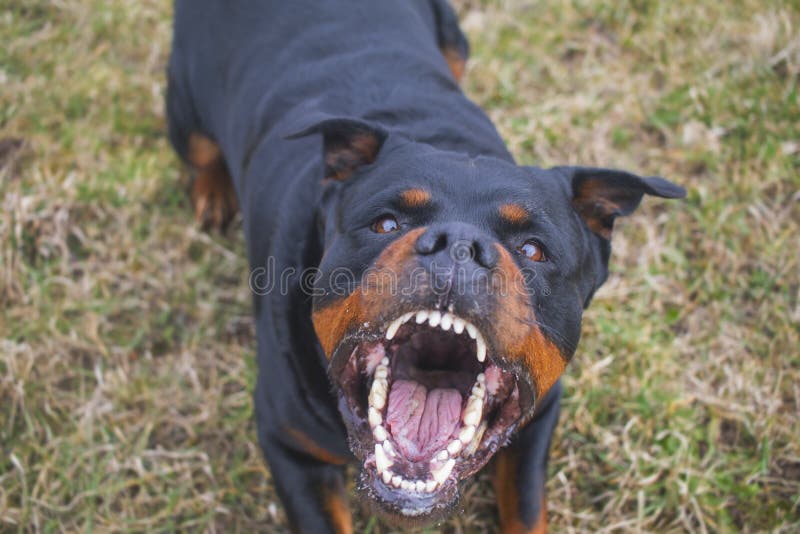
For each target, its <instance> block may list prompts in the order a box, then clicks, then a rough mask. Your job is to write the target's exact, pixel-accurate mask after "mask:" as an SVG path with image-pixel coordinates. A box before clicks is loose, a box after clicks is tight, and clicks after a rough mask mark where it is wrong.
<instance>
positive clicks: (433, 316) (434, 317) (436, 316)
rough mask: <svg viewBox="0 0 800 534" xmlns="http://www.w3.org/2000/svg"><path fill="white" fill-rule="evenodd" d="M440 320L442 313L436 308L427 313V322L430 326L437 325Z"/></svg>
mask: <svg viewBox="0 0 800 534" xmlns="http://www.w3.org/2000/svg"><path fill="white" fill-rule="evenodd" d="M441 320H442V314H441V313H439V311H438V310H434V311H432V312H431V313H430V315H428V324H429V325H431V326H439V323H440V322H441Z"/></svg>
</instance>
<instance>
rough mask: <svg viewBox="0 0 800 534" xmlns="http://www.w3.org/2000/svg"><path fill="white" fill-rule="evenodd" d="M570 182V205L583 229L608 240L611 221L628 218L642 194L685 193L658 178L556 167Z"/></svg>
mask: <svg viewBox="0 0 800 534" xmlns="http://www.w3.org/2000/svg"><path fill="white" fill-rule="evenodd" d="M556 169H557V170H559V171H561V172H563V173H567V175H568V176H569V177H570V180H571V183H572V195H573V196H572V206H573V207H574V208H575V211H577V212H578V215H580V216H581V218H582V219H583V221H584V222H585V223H586V226H588V227H589V229H590V230H591V231H592V232H594V233H595V234H597V235H599V236H600V237H602V238H604V239H606V240H610V239H611V230H612V229H613V226H614V219H616V218H617V217H619V216H621V215H630V214H631V213H633V211H634V210H635V209H636V207H637V206H638V205H639V203H640V202H641V201H642V196H644V195H645V194H647V195H653V196H657V197H661V198H683V197H685V196H686V190H685V189H684V188H683V187H681V186H679V185H675V184H673V183H672V182H669V181H667V180H665V179H664V178H660V177H658V176H648V177H642V176H637V175H635V174H631V173H629V172H625V171H618V170H614V169H599V168H592V167H557V168H556Z"/></svg>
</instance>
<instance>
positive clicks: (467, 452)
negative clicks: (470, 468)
mask: <svg viewBox="0 0 800 534" xmlns="http://www.w3.org/2000/svg"><path fill="white" fill-rule="evenodd" d="M486 426H487V425H486V421H483V422H482V423H481V426H479V427H478V430H477V431H476V432H475V437H474V438H472V441H470V442H469V445H467V447H466V448H465V449H464V456H472V455H473V454H475V451H476V450H478V445H480V443H481V438H482V437H483V433H484V432H486Z"/></svg>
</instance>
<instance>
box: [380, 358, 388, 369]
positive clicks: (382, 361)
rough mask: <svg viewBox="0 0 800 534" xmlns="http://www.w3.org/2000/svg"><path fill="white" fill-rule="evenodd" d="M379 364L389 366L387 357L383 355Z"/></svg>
mask: <svg viewBox="0 0 800 534" xmlns="http://www.w3.org/2000/svg"><path fill="white" fill-rule="evenodd" d="M381 365H383V366H384V367H388V366H389V358H387V357H386V356H384V357H383V359H382V360H381Z"/></svg>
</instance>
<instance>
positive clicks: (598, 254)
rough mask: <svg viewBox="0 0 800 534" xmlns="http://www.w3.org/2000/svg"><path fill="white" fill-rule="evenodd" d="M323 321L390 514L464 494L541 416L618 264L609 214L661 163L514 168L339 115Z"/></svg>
mask: <svg viewBox="0 0 800 534" xmlns="http://www.w3.org/2000/svg"><path fill="white" fill-rule="evenodd" d="M312 133H321V134H322V136H323V140H324V157H325V163H326V171H325V174H326V178H325V185H324V187H323V197H322V202H321V203H320V212H319V214H318V217H319V222H320V226H321V231H322V233H323V235H324V254H323V257H322V261H321V264H320V265H319V276H318V278H317V281H316V284H315V287H314V289H315V293H316V296H315V298H314V305H313V310H314V311H313V323H314V328H315V330H316V333H317V336H318V338H319V341H320V343H321V345H322V348H323V350H324V352H325V354H326V356H327V358H328V359H329V375H330V378H331V381H332V383H333V384H334V385H335V388H336V390H337V392H338V395H339V399H340V402H339V408H340V411H341V414H342V416H343V418H344V421H345V423H346V425H347V428H348V432H349V438H350V444H351V449H352V451H353V453H354V454H355V455H356V457H357V458H358V459H359V460H360V461H361V462H362V467H361V484H360V487H361V489H362V490H363V492H364V493H365V494H366V495H367V496H369V498H371V499H372V500H373V501H374V502H375V503H376V504H377V505H378V508H379V510H381V511H383V512H384V513H386V514H388V515H391V516H392V517H394V518H395V519H405V520H409V519H416V520H420V519H421V520H423V521H424V520H426V519H433V518H437V517H440V516H441V515H444V514H446V513H447V512H448V511H450V509H451V508H452V506H453V505H455V504H456V503H457V501H458V494H459V487H458V486H459V482H460V481H462V480H464V479H466V478H468V477H469V476H470V475H472V474H474V473H475V472H476V471H477V470H478V469H480V468H481V467H483V466H484V465H485V464H486V463H487V462H488V460H489V459H490V458H491V457H492V455H493V454H494V453H495V452H496V451H497V450H498V448H500V447H501V446H503V445H504V444H505V443H506V442H507V441H508V439H509V438H510V437H511V435H512V434H513V432H514V430H515V429H517V428H519V427H520V426H521V425H524V424H525V423H526V422H527V421H528V420H530V418H531V417H532V415H533V413H534V410H535V408H536V404H537V401H538V400H539V399H541V398H542V397H543V396H544V395H545V394H546V393H547V391H548V390H549V389H550V388H551V386H553V384H554V383H555V382H556V380H557V379H558V377H559V376H560V375H561V373H562V372H563V370H564V368H565V366H566V364H567V362H568V361H569V360H570V358H571V357H572V355H573V354H574V352H575V348H576V346H577V343H578V339H579V336H580V326H581V316H582V311H583V309H584V307H585V306H586V305H587V304H588V303H589V301H590V299H591V297H592V295H593V293H594V291H595V290H596V289H597V288H598V287H599V286H600V285H601V284H602V283H603V281H604V280H605V278H606V276H607V263H608V257H609V251H610V245H609V240H610V237H611V231H612V228H613V222H614V218H615V217H616V216H619V215H627V214H629V213H631V212H632V211H633V210H634V209H635V208H636V206H637V205H638V203H639V202H640V200H641V198H642V196H643V195H644V194H645V193H647V194H652V195H657V196H661V197H666V198H677V197H681V196H683V194H684V191H683V189H681V188H680V187H678V186H675V185H673V184H671V183H669V182H667V181H665V180H663V179H660V178H640V177H638V176H635V175H632V174H628V173H624V172H620V171H612V170H605V169H588V168H575V167H559V168H553V169H539V168H531V167H518V166H516V165H513V164H511V163H509V162H506V161H502V160H498V159H494V158H489V157H477V158H470V157H468V156H466V155H464V154H458V153H454V152H446V151H441V150H437V149H435V148H433V147H431V146H429V145H425V144H420V143H414V142H411V141H408V140H404V139H401V138H395V136H390V135H388V134H387V133H386V132H384V131H382V130H380V129H378V128H375V127H373V126H370V125H368V124H366V123H363V122H359V121H354V120H349V119H329V120H325V121H322V122H320V123H318V124H316V125H314V126H313V127H311V128H309V129H307V130H304V131H303V132H301V133H300V134H297V136H301V135H308V134H312Z"/></svg>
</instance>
